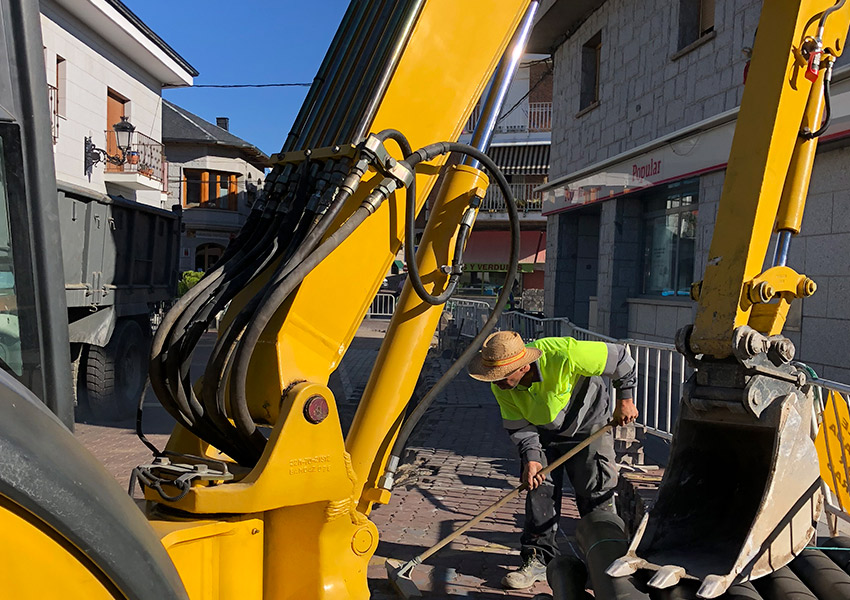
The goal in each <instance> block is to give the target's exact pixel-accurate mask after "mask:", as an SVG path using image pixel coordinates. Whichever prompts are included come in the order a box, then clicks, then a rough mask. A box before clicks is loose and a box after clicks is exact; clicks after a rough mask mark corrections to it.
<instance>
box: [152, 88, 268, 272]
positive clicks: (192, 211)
mask: <svg viewBox="0 0 850 600" xmlns="http://www.w3.org/2000/svg"><path fill="white" fill-rule="evenodd" d="M216 123H217V124H216V125H213V124H212V123H210V122H208V121H205V120H204V119H202V118H201V117H199V116H197V115H194V114H192V113H190V112H189V111H187V110H185V109H183V108H181V107H179V106H177V105H175V104H172V103H171V102H168V101H167V100H164V101H163V103H162V139H163V141H164V142H165V150H166V153H167V155H168V188H167V191H168V197H169V198H170V201H171V202H172V203H174V204H180V205H181V206H182V207H183V232H182V236H181V251H180V252H181V253H180V270H181V271H206V270H207V269H209V268H210V267H211V266H212V265H213V264H214V263H215V262H216V261H217V260H218V259H219V258H220V257H221V255H222V253H223V252H224V248H225V247H226V246H227V244H228V242H229V241H230V239H231V238H233V237H234V236H235V235H236V233H237V232H238V231H239V229H240V228H241V227H242V225H243V224H244V222H245V219H246V218H247V216H248V213H249V212H250V210H251V206H252V205H253V204H254V202H255V201H256V199H257V196H258V194H259V193H260V192H261V190H262V187H263V178H264V177H265V171H264V169H265V167H267V166H269V157H268V156H266V155H265V154H263V153H262V152H260V150H258V149H257V148H256V147H255V146H253V145H251V144H249V143H248V142H246V141H244V140H242V139H240V138H238V137H236V136H235V135H233V134H232V133H230V132H229V131H228V129H229V120H228V119H227V118H226V117H219V118H218V119H216Z"/></svg>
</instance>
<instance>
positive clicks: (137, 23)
mask: <svg viewBox="0 0 850 600" xmlns="http://www.w3.org/2000/svg"><path fill="white" fill-rule="evenodd" d="M106 3H107V4H109V5H110V6H111V7H112V8H114V9H115V10H117V11H118V12H119V13H121V16H123V17H124V18H125V19H127V20H128V21H129V22H130V23H132V24H133V26H134V27H135V28H136V29H138V30H139V31H140V32H142V34H144V36H145V37H146V38H148V39H149V40H150V41H152V42H153V43H154V44H156V45H157V46H158V47H159V49H160V50H162V51H163V52H165V53H166V54H167V55H168V56H169V57H170V58H171V59H173V60H174V62H176V63H177V64H179V65H180V66H181V67H182V68H184V69H186V72H188V73H190V74H191V75H192V77H197V76H198V75H200V73H199V72H198V70H197V69H196V68H195V67H193V66H192V65H190V64H189V61H187V60H186V59H185V58H183V57H182V56H180V54H178V53H177V51H176V50H175V49H174V48H172V47H171V46H169V45H168V43H167V42H166V41H165V40H163V39H162V38H161V37H159V36H158V35H157V34H156V32H155V31H154V30H153V29H151V28H150V27H148V26H147V24H145V22H144V21H142V20H141V19H140V18H139V17H138V16H137V15H136V13H134V12H133V11H132V10H130V9H129V8H127V5H126V4H124V3H123V2H121V0H106Z"/></svg>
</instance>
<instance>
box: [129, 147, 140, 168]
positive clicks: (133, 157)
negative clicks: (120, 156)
mask: <svg viewBox="0 0 850 600" xmlns="http://www.w3.org/2000/svg"><path fill="white" fill-rule="evenodd" d="M127 162H128V163H130V164H131V165H137V164H139V153H138V152H136V151H135V150H130V151H129V152H128V153H127Z"/></svg>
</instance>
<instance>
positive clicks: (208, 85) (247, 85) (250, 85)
mask: <svg viewBox="0 0 850 600" xmlns="http://www.w3.org/2000/svg"><path fill="white" fill-rule="evenodd" d="M311 85H313V84H312V83H202V84H197V85H192V86H188V87H185V88H175V89H184V90H185V89H192V88H269V87H310V86H311Z"/></svg>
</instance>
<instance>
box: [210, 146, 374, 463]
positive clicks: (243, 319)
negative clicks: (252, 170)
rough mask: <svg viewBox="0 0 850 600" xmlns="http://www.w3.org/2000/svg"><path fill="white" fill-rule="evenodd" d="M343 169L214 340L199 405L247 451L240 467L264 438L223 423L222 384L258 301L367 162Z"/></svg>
mask: <svg viewBox="0 0 850 600" xmlns="http://www.w3.org/2000/svg"><path fill="white" fill-rule="evenodd" d="M343 167H345V163H343V164H341V165H340V169H338V172H337V175H340V176H343V175H344V176H345V178H344V179H343V180H342V181H339V178H337V177H336V176H334V177H332V179H331V184H330V186H329V187H328V189H327V190H326V191H325V193H324V195H326V196H328V197H332V200H330V201H329V202H327V203H326V202H325V201H324V200H321V201H320V202H319V204H320V209H319V210H320V211H321V212H319V213H318V214H317V215H316V218H317V219H318V220H316V221H315V222H314V225H313V227H312V228H311V229H310V231H309V233H308V234H307V235H306V237H305V238H304V239H303V240H302V241H301V242H300V244H299V245H298V247H297V249H295V251H294V252H292V253H290V254H289V255H288V256H286V257H284V259H283V260H282V262H281V265H280V266H279V267H278V269H277V272H276V273H275V274H274V276H273V277H272V279H271V280H270V281H269V282H268V283H267V284H266V286H264V288H263V289H262V290H261V291H260V292H259V293H258V294H257V295H255V297H254V298H253V299H252V300H251V301H250V302H249V304H248V305H246V306H245V307H244V308H243V310H242V311H240V312H239V313H238V314H237V315H236V317H235V318H234V320H233V321H232V322H231V324H230V325H229V327H228V329H227V330H225V332H223V333H222V335H221V336H220V337H219V339H218V340H217V342H216V346H215V348H214V349H213V352H212V355H211V358H210V360H209V362H208V363H207V368H206V371H205V373H204V377H203V385H202V391H201V401H202V403H203V405H204V407H205V409H206V410H207V411H208V413H209V414H210V416H211V417H212V418H214V419H216V420H217V421H219V422H220V426H222V427H226V428H227V429H228V430H229V431H230V433H231V434H232V436H233V437H234V438H238V439H240V440H241V441H242V442H243V443H242V444H240V445H241V446H242V447H243V448H247V450H246V451H247V456H246V457H244V458H243V459H241V460H239V462H240V463H242V464H253V463H255V462H256V460H257V459H259V456H260V454H261V452H262V448H263V446H264V445H265V438H264V437H263V436H262V435H258V434H257V432H256V431H252V432H251V433H250V434H247V435H246V433H247V431H248V430H250V427H249V426H243V427H242V428H241V429H239V428H235V427H233V425H232V424H231V423H230V421H229V420H228V419H227V417H228V415H227V414H226V411H225V406H226V404H227V403H226V394H225V392H226V390H227V386H226V385H225V382H227V380H228V375H229V374H230V373H231V372H232V367H233V364H234V360H235V357H236V353H235V351H236V348H237V344H239V342H240V341H241V339H242V337H243V335H244V332H245V328H246V327H247V326H248V325H249V324H250V322H251V320H252V319H253V318H254V317H255V313H256V310H257V307H258V306H260V304H261V301H262V299H263V298H264V297H265V295H266V294H267V293H268V292H269V290H270V289H272V288H274V287H275V286H278V285H280V284H281V282H282V281H283V280H284V279H285V278H286V277H287V276H288V275H289V274H290V273H291V272H292V271H293V270H294V269H295V268H296V267H297V266H298V265H300V264H301V263H302V262H303V261H304V259H305V258H306V257H307V256H309V255H310V254H311V253H312V252H313V251H314V250H315V249H316V246H317V245H318V244H319V242H320V241H321V239H322V238H323V237H324V236H325V234H326V233H327V231H328V229H329V227H330V225H331V224H332V223H333V222H334V221H335V220H336V218H337V216H338V215H339V212H340V210H341V209H342V207H343V206H344V205H345V203H346V201H347V200H348V198H349V197H350V196H351V195H352V194H353V193H354V192H355V191H356V190H357V187H358V186H359V184H360V180H361V179H362V177H363V175H364V174H365V173H366V170H367V169H368V167H369V160H368V159H361V160H360V161H358V162H357V163H356V164H355V165H354V167H352V168H351V169H350V170H349V171H348V172H347V173H345V172H344V171H340V170H341V169H342V168H343ZM323 205H327V208H326V209H322V208H321V206H323ZM244 413H245V411H243V412H242V414H243V419H244ZM225 423H226V425H225ZM234 458H235V457H234Z"/></svg>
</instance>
